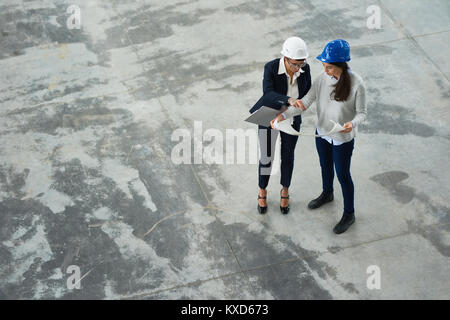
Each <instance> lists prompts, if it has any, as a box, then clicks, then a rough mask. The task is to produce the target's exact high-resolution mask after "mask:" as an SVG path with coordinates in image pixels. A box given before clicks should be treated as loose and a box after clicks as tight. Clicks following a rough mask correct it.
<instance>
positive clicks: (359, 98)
mask: <svg viewBox="0 0 450 320" xmlns="http://www.w3.org/2000/svg"><path fill="white" fill-rule="evenodd" d="M355 109H356V115H355V117H354V118H353V120H352V121H351V122H352V124H353V127H356V126H358V125H360V124H361V123H362V122H363V121H364V120H365V119H366V115H367V106H366V87H365V86H364V84H363V83H361V84H360V85H359V86H358V88H357V89H356V97H355Z"/></svg>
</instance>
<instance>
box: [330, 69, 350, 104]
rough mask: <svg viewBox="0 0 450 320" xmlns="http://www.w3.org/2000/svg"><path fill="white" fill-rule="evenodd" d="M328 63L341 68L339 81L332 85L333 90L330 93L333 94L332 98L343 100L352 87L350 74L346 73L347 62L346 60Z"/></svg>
mask: <svg viewBox="0 0 450 320" xmlns="http://www.w3.org/2000/svg"><path fill="white" fill-rule="evenodd" d="M330 64H332V65H334V66H337V67H339V68H341V69H342V74H341V76H340V77H339V81H338V82H337V83H336V84H335V85H334V90H333V92H332V93H331V94H332V95H334V100H336V101H345V100H347V98H348V96H349V95H350V89H351V87H352V82H351V79H350V75H349V74H348V64H347V62H333V63H330Z"/></svg>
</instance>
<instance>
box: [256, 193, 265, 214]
mask: <svg viewBox="0 0 450 320" xmlns="http://www.w3.org/2000/svg"><path fill="white" fill-rule="evenodd" d="M266 198H267V197H266V196H264V197H261V196H260V195H259V194H258V200H259V199H266ZM258 212H259V213H260V214H264V213H266V212H267V206H265V207H261V206H260V205H259V203H258Z"/></svg>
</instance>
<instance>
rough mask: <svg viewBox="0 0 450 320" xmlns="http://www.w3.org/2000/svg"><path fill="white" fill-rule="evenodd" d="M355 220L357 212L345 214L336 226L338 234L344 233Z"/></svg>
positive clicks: (335, 230) (335, 229)
mask: <svg viewBox="0 0 450 320" xmlns="http://www.w3.org/2000/svg"><path fill="white" fill-rule="evenodd" d="M354 222H355V214H354V213H350V214H345V213H344V214H343V215H342V218H341V221H339V223H338V224H337V225H336V226H335V227H334V229H333V231H334V233H336V234H340V233H344V232H345V231H347V229H348V228H349V227H350V226H351V225H352V224H353V223H354Z"/></svg>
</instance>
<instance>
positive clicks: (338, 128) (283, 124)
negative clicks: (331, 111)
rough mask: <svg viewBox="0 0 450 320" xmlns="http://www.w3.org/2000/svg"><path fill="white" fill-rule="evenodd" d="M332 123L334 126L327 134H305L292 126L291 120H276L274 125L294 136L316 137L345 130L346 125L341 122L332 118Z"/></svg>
mask: <svg viewBox="0 0 450 320" xmlns="http://www.w3.org/2000/svg"><path fill="white" fill-rule="evenodd" d="M330 121H331V123H333V128H332V129H331V130H330V131H329V132H328V133H325V134H320V135H317V134H305V133H303V132H299V131H297V130H295V129H294V128H292V126H291V124H290V123H289V121H286V120H285V121H281V122H277V121H275V122H274V127H275V129H277V130H279V131H283V132H285V133H287V134H290V135H293V136H316V137H323V136H329V135H330V134H333V133H337V132H339V131H342V130H344V127H343V126H341V125H340V124H339V123H336V122H334V121H333V120H330Z"/></svg>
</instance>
